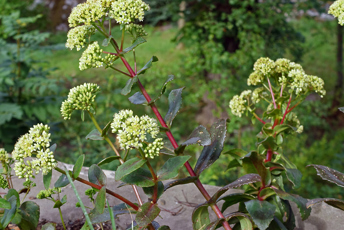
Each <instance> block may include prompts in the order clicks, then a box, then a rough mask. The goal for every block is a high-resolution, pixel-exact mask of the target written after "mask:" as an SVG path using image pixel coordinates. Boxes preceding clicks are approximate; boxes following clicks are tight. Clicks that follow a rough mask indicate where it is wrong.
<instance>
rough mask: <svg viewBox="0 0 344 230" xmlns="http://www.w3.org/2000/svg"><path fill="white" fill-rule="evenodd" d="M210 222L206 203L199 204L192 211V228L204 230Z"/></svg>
mask: <svg viewBox="0 0 344 230" xmlns="http://www.w3.org/2000/svg"><path fill="white" fill-rule="evenodd" d="M209 224H210V219H209V212H208V205H207V204H206V205H204V204H203V205H199V206H197V207H196V208H195V209H194V210H193V212H192V226H193V229H194V230H204V229H206V227H207V226H208V225H209Z"/></svg>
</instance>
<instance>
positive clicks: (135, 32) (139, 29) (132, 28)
mask: <svg viewBox="0 0 344 230" xmlns="http://www.w3.org/2000/svg"><path fill="white" fill-rule="evenodd" d="M125 30H126V31H127V32H129V33H130V35H131V36H132V37H133V38H134V39H136V38H137V37H143V36H147V35H148V34H147V32H146V31H145V29H144V28H143V26H141V25H137V24H133V23H130V24H129V25H125Z"/></svg>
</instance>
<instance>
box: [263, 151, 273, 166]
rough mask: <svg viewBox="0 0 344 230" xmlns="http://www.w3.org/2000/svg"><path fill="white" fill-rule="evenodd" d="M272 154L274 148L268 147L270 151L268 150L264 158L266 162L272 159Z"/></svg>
mask: <svg viewBox="0 0 344 230" xmlns="http://www.w3.org/2000/svg"><path fill="white" fill-rule="evenodd" d="M272 155H273V152H272V150H271V149H268V152H267V154H266V159H265V160H264V162H265V163H266V162H270V161H271V159H272Z"/></svg>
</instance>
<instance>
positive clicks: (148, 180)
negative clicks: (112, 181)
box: [122, 168, 155, 187]
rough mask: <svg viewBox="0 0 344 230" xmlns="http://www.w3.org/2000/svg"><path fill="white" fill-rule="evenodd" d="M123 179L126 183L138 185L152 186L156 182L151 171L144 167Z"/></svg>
mask: <svg viewBox="0 0 344 230" xmlns="http://www.w3.org/2000/svg"><path fill="white" fill-rule="evenodd" d="M122 181H123V182H124V183H126V184H131V185H137V186H139V187H151V186H153V185H154V184H155V183H154V181H153V178H152V174H151V173H150V171H148V170H147V169H144V168H139V169H137V170H135V171H134V172H132V173H130V174H129V175H127V176H125V177H123V178H122Z"/></svg>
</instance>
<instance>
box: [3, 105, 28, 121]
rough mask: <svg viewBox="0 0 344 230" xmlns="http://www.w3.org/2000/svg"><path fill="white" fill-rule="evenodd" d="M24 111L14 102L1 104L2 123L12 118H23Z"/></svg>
mask: <svg viewBox="0 0 344 230" xmlns="http://www.w3.org/2000/svg"><path fill="white" fill-rule="evenodd" d="M22 116H23V111H22V109H21V107H20V106H19V105H17V104H13V103H1V104H0V125H3V124H5V123H6V122H8V121H10V120H12V118H16V119H21V118H22Z"/></svg>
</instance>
